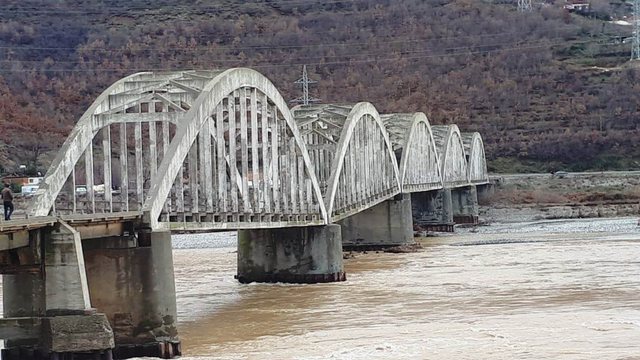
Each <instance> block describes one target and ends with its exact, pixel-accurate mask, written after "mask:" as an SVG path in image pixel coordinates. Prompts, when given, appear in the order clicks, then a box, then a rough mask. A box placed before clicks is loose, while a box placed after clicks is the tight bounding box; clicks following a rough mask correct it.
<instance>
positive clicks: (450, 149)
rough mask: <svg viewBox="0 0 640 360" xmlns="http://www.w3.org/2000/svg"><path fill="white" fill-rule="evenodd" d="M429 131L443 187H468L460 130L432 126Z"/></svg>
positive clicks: (445, 126) (449, 126)
mask: <svg viewBox="0 0 640 360" xmlns="http://www.w3.org/2000/svg"><path fill="white" fill-rule="evenodd" d="M431 129H432V131H433V138H434V140H435V142H436V149H437V150H438V158H439V160H440V174H442V181H443V183H444V186H445V187H458V186H465V185H468V184H469V176H468V170H467V159H466V155H465V151H464V144H463V142H462V135H461V134H460V129H458V126H457V125H434V126H432V127H431Z"/></svg>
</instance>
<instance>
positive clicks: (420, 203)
mask: <svg viewBox="0 0 640 360" xmlns="http://www.w3.org/2000/svg"><path fill="white" fill-rule="evenodd" d="M411 206H412V212H413V226H414V230H415V231H420V232H422V231H443V232H453V225H454V222H453V204H452V201H451V189H439V190H433V191H425V192H416V193H412V194H411Z"/></svg>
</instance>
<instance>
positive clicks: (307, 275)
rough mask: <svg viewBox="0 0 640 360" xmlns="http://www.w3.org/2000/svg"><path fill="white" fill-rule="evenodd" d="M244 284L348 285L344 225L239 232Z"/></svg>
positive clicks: (240, 261)
mask: <svg viewBox="0 0 640 360" xmlns="http://www.w3.org/2000/svg"><path fill="white" fill-rule="evenodd" d="M236 278H237V279H238V281H240V282H241V283H251V282H283V283H322V282H334V281H345V280H346V276H345V273H344V269H343V266H342V237H341V229H340V225H335V224H330V225H323V226H309V227H292V228H278V229H255V230H238V274H237V275H236Z"/></svg>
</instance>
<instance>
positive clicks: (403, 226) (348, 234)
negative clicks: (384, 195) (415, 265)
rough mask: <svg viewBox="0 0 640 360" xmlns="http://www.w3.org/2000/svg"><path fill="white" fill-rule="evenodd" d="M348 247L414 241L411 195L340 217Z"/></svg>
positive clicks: (404, 195)
mask: <svg viewBox="0 0 640 360" xmlns="http://www.w3.org/2000/svg"><path fill="white" fill-rule="evenodd" d="M340 225H341V226H342V246H343V247H344V248H370V247H390V246H399V245H407V244H412V243H413V242H414V239H413V219H412V216H411V197H410V196H409V195H408V194H398V195H396V196H395V197H394V198H393V199H391V200H386V201H383V202H382V203H380V204H378V205H376V206H373V207H371V208H369V209H367V210H364V211H361V212H359V213H357V214H355V215H353V216H350V217H348V218H346V219H344V220H342V221H340Z"/></svg>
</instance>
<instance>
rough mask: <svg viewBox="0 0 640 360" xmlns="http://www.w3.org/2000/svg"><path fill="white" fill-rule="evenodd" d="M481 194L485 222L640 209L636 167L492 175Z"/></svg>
mask: <svg viewBox="0 0 640 360" xmlns="http://www.w3.org/2000/svg"><path fill="white" fill-rule="evenodd" d="M491 182H492V185H493V189H492V191H491V193H490V194H489V195H488V196H486V197H483V198H481V199H480V218H481V220H482V221H485V222H490V223H492V222H518V221H532V220H542V219H573V218H609V217H618V216H636V215H639V214H640V172H598V173H566V174H562V175H561V176H558V175H552V174H510V175H506V174H504V175H493V176H491Z"/></svg>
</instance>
